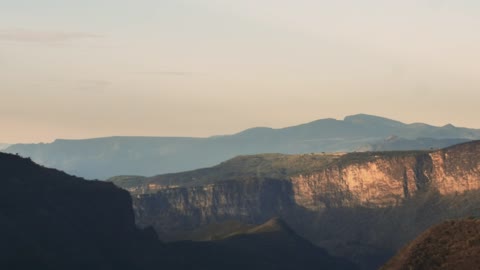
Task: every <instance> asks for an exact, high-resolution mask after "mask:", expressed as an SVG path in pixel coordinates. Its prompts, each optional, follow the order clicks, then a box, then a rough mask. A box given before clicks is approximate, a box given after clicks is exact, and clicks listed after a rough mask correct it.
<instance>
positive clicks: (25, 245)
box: [0, 154, 160, 269]
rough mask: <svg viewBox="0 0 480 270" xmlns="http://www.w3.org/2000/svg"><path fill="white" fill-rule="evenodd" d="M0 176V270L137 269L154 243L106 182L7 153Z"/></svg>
mask: <svg viewBox="0 0 480 270" xmlns="http://www.w3.org/2000/svg"><path fill="white" fill-rule="evenodd" d="M0 171H1V174H0V187H1V188H0V234H1V237H0V239H2V240H1V241H0V268H2V269H138V268H142V262H141V260H139V256H140V254H139V253H143V252H146V249H147V248H148V247H149V245H150V244H152V245H155V243H157V240H156V235H155V233H153V232H152V231H140V230H138V229H137V228H136V226H135V222H134V216H133V211H132V208H131V199H130V196H129V194H128V193H127V192H125V191H123V190H121V189H119V188H116V187H115V186H113V185H112V184H110V183H106V182H98V181H84V180H83V179H80V178H76V177H72V176H69V175H67V174H65V173H63V172H60V171H57V170H52V169H46V168H42V167H40V166H38V165H36V164H34V163H33V162H32V161H30V160H29V159H23V158H20V157H17V156H13V155H9V154H0ZM158 244H160V243H159V242H158ZM146 253H148V252H146Z"/></svg>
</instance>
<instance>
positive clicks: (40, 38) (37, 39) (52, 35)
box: [0, 28, 104, 43]
mask: <svg viewBox="0 0 480 270" xmlns="http://www.w3.org/2000/svg"><path fill="white" fill-rule="evenodd" d="M102 37H104V36H103V35H99V34H94V33H86V32H61V31H60V32H58V31H57V32H54V31H33V30H28V29H21V28H14V29H0V41H2V40H3V41H14V42H32V43H51V42H66V41H72V40H78V39H94V38H102Z"/></svg>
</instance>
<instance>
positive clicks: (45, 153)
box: [4, 114, 480, 179]
mask: <svg viewBox="0 0 480 270" xmlns="http://www.w3.org/2000/svg"><path fill="white" fill-rule="evenodd" d="M390 136H396V137H398V138H399V141H401V143H399V142H398V141H397V142H388V141H387V142H385V139H386V138H388V137H390ZM419 138H423V139H419ZM474 139H480V130H478V129H468V128H457V127H454V126H452V125H446V126H443V127H435V126H430V125H427V124H419V123H416V124H404V123H401V122H399V121H395V120H390V119H387V118H382V117H378V116H371V115H365V114H358V115H353V116H347V117H345V119H344V120H335V119H331V118H328V119H321V120H316V121H313V122H310V123H306V124H301V125H297V126H292V127H286V128H280V129H273V128H252V129H247V130H245V131H242V132H240V133H237V134H233V135H224V136H212V137H209V138H188V137H109V138H94V139H86V140H60V139H59V140H56V141H54V142H53V143H47V144H16V145H12V146H10V147H8V148H7V149H5V150H4V151H5V152H7V153H18V154H19V155H21V156H24V157H30V158H32V160H34V161H35V162H37V163H39V164H42V165H45V166H48V167H53V168H57V169H60V170H63V171H66V172H68V173H70V174H74V175H78V176H82V177H85V178H89V179H93V178H97V179H107V178H109V177H112V176H116V175H143V176H151V175H157V174H163V173H173V172H180V171H186V170H192V169H197V168H202V167H208V166H213V165H215V164H217V163H219V162H221V161H224V160H227V159H230V158H233V157H235V156H238V155H250V154H259V153H284V154H299V153H311V152H351V151H366V150H367V151H368V150H375V149H377V148H380V149H384V150H387V149H388V150H420V149H429V148H442V147H445V146H449V145H453V144H456V143H459V142H464V141H467V140H474ZM419 140H428V143H422V142H421V141H419ZM379 144H381V147H378V145H379Z"/></svg>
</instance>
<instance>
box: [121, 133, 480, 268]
mask: <svg viewBox="0 0 480 270" xmlns="http://www.w3.org/2000/svg"><path fill="white" fill-rule="evenodd" d="M252 160H253V161H252ZM123 180H124V181H123V182H122V183H123V184H125V183H128V188H129V189H130V191H131V192H132V193H133V194H134V200H133V202H134V208H135V211H136V215H137V221H138V223H139V224H140V225H142V226H146V225H153V226H154V227H155V229H156V230H157V232H158V233H159V235H160V236H161V237H162V238H164V239H165V240H172V239H169V237H171V236H174V235H177V234H176V233H177V232H179V231H188V230H192V229H195V228H198V227H199V226H203V225H208V224H212V223H218V222H223V221H226V220H239V221H242V222H250V223H256V224H259V223H262V222H264V221H266V220H267V219H269V218H271V217H273V216H281V217H283V218H284V219H285V221H286V222H287V223H288V224H290V225H291V226H293V228H294V229H295V230H296V231H297V232H299V233H300V234H301V235H303V236H305V237H307V238H308V239H310V240H312V241H314V242H315V243H317V244H319V245H321V246H324V247H326V248H328V249H329V250H330V251H332V252H334V253H335V254H337V255H342V256H350V258H351V259H354V260H356V261H357V262H360V263H364V266H365V267H366V268H368V267H374V266H379V263H381V262H382V260H385V259H386V256H387V255H389V254H392V253H393V252H394V251H395V250H396V249H397V248H399V247H400V246H401V245H403V244H404V243H405V242H406V241H407V240H410V239H411V238H412V237H414V236H415V235H416V234H417V233H419V232H420V231H422V230H424V229H425V228H426V227H428V226H430V225H432V222H436V221H439V220H441V219H442V218H445V217H452V216H454V215H457V213H459V212H462V213H465V214H469V213H471V212H472V211H474V209H475V208H473V207H470V206H468V207H466V208H462V211H458V210H459V209H457V210H454V209H448V208H449V207H448V205H449V204H450V203H453V202H456V201H459V200H462V199H471V198H472V197H473V195H471V194H470V193H472V192H476V190H478V189H479V187H480V142H478V141H477V142H471V143H465V144H461V145H457V146H453V147H450V148H446V149H443V150H437V151H414V152H412V151H410V152H374V153H370V152H368V153H350V154H341V155H340V154H337V155H324V154H308V155H295V156H289V155H261V156H251V157H240V158H236V159H233V160H230V161H227V162H224V163H222V164H220V165H218V166H216V167H212V168H210V169H202V170H197V171H192V172H187V173H180V174H171V175H163V176H157V177H153V178H147V179H141V180H138V181H137V180H136V179H135V178H132V179H130V181H125V179H123ZM469 192H470V193H469ZM462 196H463V197H462ZM439 205H445V206H446V209H443V210H440V209H439V210H438V211H436V209H435V207H438V206H439ZM428 208H431V209H432V213H428V212H427V214H423V215H421V214H420V212H421V211H424V209H428ZM425 211H428V210H425ZM442 211H444V212H442ZM412 216H415V219H414V221H412V219H411V218H412ZM387 218H388V219H389V220H384V219H387ZM412 222H413V224H412ZM402 226H404V227H402ZM394 230H397V232H398V230H400V231H402V232H403V237H400V236H396V235H394V234H395V231H394ZM334 237H336V239H333V238H334ZM347 243H348V244H347ZM352 243H353V245H358V243H360V245H365V246H368V247H366V249H367V250H368V251H366V253H367V254H350V253H349V252H357V253H358V250H361V249H359V248H357V249H356V251H353V250H355V249H354V248H353V246H352ZM355 243H357V244H355ZM342 245H347V246H346V247H342ZM348 245H350V247H349V246H348ZM382 250H383V251H382ZM369 256H370V257H369ZM371 257H375V258H373V259H372V258H371ZM369 262H372V263H371V264H369Z"/></svg>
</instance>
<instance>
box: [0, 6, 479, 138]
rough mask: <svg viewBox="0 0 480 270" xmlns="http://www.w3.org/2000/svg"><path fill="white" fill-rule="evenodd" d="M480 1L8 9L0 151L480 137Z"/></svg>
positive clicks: (0, 81)
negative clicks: (398, 133)
mask: <svg viewBox="0 0 480 270" xmlns="http://www.w3.org/2000/svg"><path fill="white" fill-rule="evenodd" d="M478 29H480V2H478V1H472V0H457V1H453V0H443V1H440V0H436V1H434V0H421V1H413V0H406V1H401V2H399V1H380V0H366V1H355V0H342V1H312V0H299V1H273V0H265V1H253V0H243V1H219V0H203V1H188V0H164V1H153V0H139V1H135V2H133V1H125V0H123V1H113V0H85V1H81V2H78V1H61V2H58V1H53V0H45V1H29V0H15V1H14V0H5V1H2V3H0V97H1V104H2V106H1V107H0V127H1V128H2V134H1V135H0V143H28V142H50V141H53V140H54V139H57V138H65V139H69V138H72V139H74V138H75V139H79V138H93V137H105V136H119V135H125V136H127V135H128V136H194V137H207V136H211V135H219V134H232V133H236V132H239V131H242V130H244V129H247V128H251V127H256V126H267V127H273V128H281V127H287V126H292V125H297V124H302V123H307V122H310V121H314V120H317V119H323V118H335V119H343V118H344V117H345V116H347V115H353V114H358V113H365V114H372V115H377V116H381V117H386V118H390V119H394V120H398V121H401V122H405V123H413V122H424V123H428V124H432V125H436V126H443V125H445V124H449V123H451V124H453V125H455V126H463V127H470V128H480V119H478V117H477V113H476V112H478V105H477V104H478V100H480V91H479V89H480V77H479V76H478V74H477V73H478V70H480V51H479V50H478V48H480V35H478Z"/></svg>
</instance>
